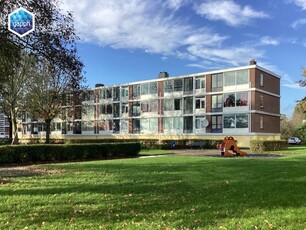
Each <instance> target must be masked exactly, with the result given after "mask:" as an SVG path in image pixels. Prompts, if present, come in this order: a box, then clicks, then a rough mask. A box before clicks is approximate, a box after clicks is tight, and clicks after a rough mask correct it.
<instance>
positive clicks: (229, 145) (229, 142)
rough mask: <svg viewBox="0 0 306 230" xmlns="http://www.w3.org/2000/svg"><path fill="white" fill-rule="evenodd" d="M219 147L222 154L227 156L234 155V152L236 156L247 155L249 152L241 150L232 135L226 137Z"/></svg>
mask: <svg viewBox="0 0 306 230" xmlns="http://www.w3.org/2000/svg"><path fill="white" fill-rule="evenodd" d="M217 149H219V150H220V151H221V155H222V156H226V157H232V156H233V153H235V154H236V156H246V155H247V153H246V152H244V151H241V150H240V149H239V148H238V147H237V144H236V142H235V139H234V138H233V137H231V136H229V137H228V136H226V137H224V139H223V141H222V142H221V143H220V144H217Z"/></svg>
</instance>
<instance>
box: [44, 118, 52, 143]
mask: <svg viewBox="0 0 306 230" xmlns="http://www.w3.org/2000/svg"><path fill="white" fill-rule="evenodd" d="M45 123H46V142H45V144H49V143H50V133H51V129H50V127H51V120H46V121H45Z"/></svg>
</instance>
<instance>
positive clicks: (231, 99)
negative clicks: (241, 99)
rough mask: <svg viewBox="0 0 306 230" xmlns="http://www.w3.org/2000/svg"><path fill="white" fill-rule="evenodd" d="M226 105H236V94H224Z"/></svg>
mask: <svg viewBox="0 0 306 230" xmlns="http://www.w3.org/2000/svg"><path fill="white" fill-rule="evenodd" d="M224 107H235V94H234V93H229V94H224Z"/></svg>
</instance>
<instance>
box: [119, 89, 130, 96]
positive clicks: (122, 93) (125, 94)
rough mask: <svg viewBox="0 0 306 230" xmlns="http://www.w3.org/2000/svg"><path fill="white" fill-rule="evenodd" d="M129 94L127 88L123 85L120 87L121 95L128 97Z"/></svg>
mask: <svg viewBox="0 0 306 230" xmlns="http://www.w3.org/2000/svg"><path fill="white" fill-rule="evenodd" d="M128 96H129V88H128V87H124V88H122V89H121V97H128Z"/></svg>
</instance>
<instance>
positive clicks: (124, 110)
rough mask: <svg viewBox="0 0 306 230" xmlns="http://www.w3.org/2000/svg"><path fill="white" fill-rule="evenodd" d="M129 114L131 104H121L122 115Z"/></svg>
mask: <svg viewBox="0 0 306 230" xmlns="http://www.w3.org/2000/svg"><path fill="white" fill-rule="evenodd" d="M128 113H129V104H128V103H122V104H121V114H128Z"/></svg>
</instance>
